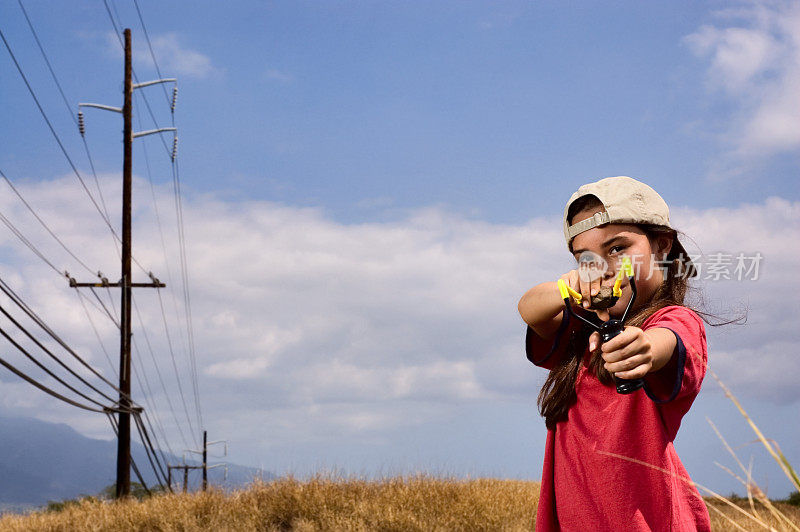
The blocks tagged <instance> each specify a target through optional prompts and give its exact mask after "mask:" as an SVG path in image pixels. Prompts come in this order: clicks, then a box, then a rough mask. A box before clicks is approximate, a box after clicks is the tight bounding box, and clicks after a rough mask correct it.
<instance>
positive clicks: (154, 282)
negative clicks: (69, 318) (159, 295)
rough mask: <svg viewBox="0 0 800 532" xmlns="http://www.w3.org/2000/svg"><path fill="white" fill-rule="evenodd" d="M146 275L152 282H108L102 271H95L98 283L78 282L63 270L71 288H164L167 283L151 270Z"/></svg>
mask: <svg viewBox="0 0 800 532" xmlns="http://www.w3.org/2000/svg"><path fill="white" fill-rule="evenodd" d="M148 275H149V276H150V279H152V282H150V283H127V284H124V283H123V282H122V280H119V281H118V282H116V283H109V282H108V278H106V277H104V276H103V274H102V273H100V272H97V276H98V277H99V278H100V282H99V283H97V282H95V283H79V282H78V281H76V280H75V278H74V277H71V276H70V274H69V272H64V276H65V277H66V278H67V279H68V280H69V286H70V287H71V288H79V287H83V288H108V287H116V288H121V287H125V286H130V287H131V288H166V287H167V285H165V284H164V283H162V282H161V281H160V280H159V279H158V277H156V276H155V275H153V272H149V273H148Z"/></svg>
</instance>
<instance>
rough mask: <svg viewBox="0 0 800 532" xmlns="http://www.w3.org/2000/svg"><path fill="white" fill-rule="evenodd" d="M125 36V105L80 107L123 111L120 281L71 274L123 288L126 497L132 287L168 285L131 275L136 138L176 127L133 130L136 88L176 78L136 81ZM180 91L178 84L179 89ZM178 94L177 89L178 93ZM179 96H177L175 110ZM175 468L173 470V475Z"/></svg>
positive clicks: (121, 490) (120, 450) (120, 452)
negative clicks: (146, 280) (137, 280)
mask: <svg viewBox="0 0 800 532" xmlns="http://www.w3.org/2000/svg"><path fill="white" fill-rule="evenodd" d="M123 33H124V36H125V41H124V42H125V44H124V47H125V70H124V85H123V86H124V89H123V104H122V107H121V108H119V107H111V106H108V105H101V104H94V103H81V104H78V107H79V108H81V107H94V108H97V109H103V110H105V111H113V112H116V113H121V114H122V119H123V133H122V147H123V148H122V149H123V152H122V154H123V157H122V242H121V244H122V252H121V254H122V272H121V278H120V281H119V282H118V283H109V282H108V279H106V278H105V277H103V276H102V274H101V273H100V272H98V277H100V281H101V282H99V283H96V282H95V283H78V282H76V281H75V279H73V278H72V277H69V274H67V277H68V278H69V284H70V286H71V287H110V286H114V287H119V288H120V289H121V305H120V306H121V309H120V323H119V327H120V354H119V402H118V404H117V408H115V409H110V412H116V413H117V416H118V418H117V426H118V429H117V431H118V435H117V484H116V497H117V498H122V497H126V496H128V495H130V492H131V412H132V411H136V412H139V411H140V410H141V409H140V408H137V407H134V406H133V403H132V401H131V296H132V293H131V288H133V287H150V288H164V287H165V286H166V285H165V284H163V283H162V282H160V281H159V280H158V279H157V278H156V277H155V276H154V275H153V274H152V273H150V274H149V275H150V279H151V281H152V282H150V283H134V282H132V276H131V240H132V235H131V202H132V197H131V196H132V190H131V189H132V177H131V176H132V168H133V139H135V138H137V137H142V136H145V135H150V134H153V133H162V132H164V131H172V132H174V131H175V128H174V127H169V128H160V129H154V130H150V131H143V132H139V133H134V132H133V90H134V89H138V88H141V87H145V86H149V85H154V84H157V83H168V82H175V81H177V80H175V79H174V78H170V79H160V80H156V81H148V82H145V83H138V84H134V83H133V66H132V57H131V30H130V29H129V28H126V29H125V31H124V32H123ZM175 91H177V88H176V89H175ZM174 94H175V95H177V92H175V93H174ZM174 106H175V97H174V96H173V111H174ZM78 127H79V129H80V133H81V135H84V133H85V124H84V119H83V113H82V112H78ZM176 149H177V137H175V142H174V144H173V155H172V157H173V159H174V158H175V151H176ZM171 473H172V471H171V470H170V475H171Z"/></svg>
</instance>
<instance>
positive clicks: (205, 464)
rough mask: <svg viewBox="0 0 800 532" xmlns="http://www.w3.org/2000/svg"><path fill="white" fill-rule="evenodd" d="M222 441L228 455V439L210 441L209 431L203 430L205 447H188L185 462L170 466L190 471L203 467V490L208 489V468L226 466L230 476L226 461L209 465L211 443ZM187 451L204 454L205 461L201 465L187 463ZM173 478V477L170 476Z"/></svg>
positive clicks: (226, 473)
mask: <svg viewBox="0 0 800 532" xmlns="http://www.w3.org/2000/svg"><path fill="white" fill-rule="evenodd" d="M219 443H222V444H224V445H225V454H224V456H228V441H227V440H217V441H208V431H206V430H204V431H203V448H202V449H186V450H184V452H183V464H181V465H171V466H169V467H170V468H171V469H183V470H184V472H186V471H188V470H189V469H202V470H203V484H202V486H203V491H206V490H207V489H208V470H209V469H214V468H217V467H224V468H225V478H226V479H227V478H228V466H227V464H225V463H221V464H215V465H212V466H209V465H208V447H209V446H211V445H217V444H219ZM186 453H195V454H199V455H202V457H203V462H202V464H201V465H199V466H190V465H187V464H186ZM170 478H171V477H170Z"/></svg>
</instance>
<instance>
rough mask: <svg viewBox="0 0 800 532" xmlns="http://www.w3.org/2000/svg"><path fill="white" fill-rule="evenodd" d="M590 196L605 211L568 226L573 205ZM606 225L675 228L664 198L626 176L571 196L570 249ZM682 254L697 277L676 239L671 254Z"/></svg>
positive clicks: (567, 231) (608, 179)
mask: <svg viewBox="0 0 800 532" xmlns="http://www.w3.org/2000/svg"><path fill="white" fill-rule="evenodd" d="M589 194H591V195H593V196H596V197H597V199H599V200H600V202H601V203H602V204H603V207H604V208H605V212H597V213H595V214H594V216H591V217H589V218H587V219H585V220H583V221H580V222H578V223H576V224H573V225H569V220H568V219H567V215H568V214H569V207H570V205H572V203H573V202H574V201H575V200H577V199H578V198H580V197H582V196H586V195H589ZM607 223H626V224H650V225H658V226H662V227H668V228H670V229H672V226H671V225H670V223H669V207H668V206H667V203H666V202H665V201H664V199H663V198H662V197H661V196H660V195H659V194H658V192H656V191H655V190H653V188H652V187H650V186H648V185H646V184H644V183H642V182H641V181H637V180H636V179H633V178H631V177H627V176H617V177H606V178H604V179H600V180H599V181H595V182H594V183H587V184H585V185H582V186H581V187H580V188H578V190H577V191H576V192H575V193H574V194H572V197H570V199H569V201H567V205H566V206H565V207H564V237H565V238H566V241H567V248H569V246H570V244H572V239H573V238H575V236H577V235H579V234H581V233H583V232H584V231H588V230H589V229H592V228H593V227H597V226H599V225H604V224H607ZM680 254H683V256H684V257H685V258H686V267H687V271H689V272H690V275H689V277H693V276H695V275H697V270H696V269H695V268H694V266H693V265H692V263H691V260H690V259H689V255H688V254H687V253H686V250H685V249H684V248H683V245H682V244H681V243H680V242H679V241H678V238H677V237H676V238H675V239H674V241H673V243H672V250H671V251H670V254H669V255H670V257H676V256H679V255H680Z"/></svg>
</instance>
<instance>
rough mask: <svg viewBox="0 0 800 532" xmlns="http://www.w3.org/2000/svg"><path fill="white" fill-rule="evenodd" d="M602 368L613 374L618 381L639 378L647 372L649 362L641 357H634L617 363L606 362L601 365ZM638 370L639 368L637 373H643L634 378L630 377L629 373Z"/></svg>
mask: <svg viewBox="0 0 800 532" xmlns="http://www.w3.org/2000/svg"><path fill="white" fill-rule="evenodd" d="M642 366H644V367H642ZM603 367H605V368H606V369H607V370H608V371H609V372H610V373H614V374H615V375H616V376H617V377H619V378H620V379H630V378H639V377H641V376H643V375H644V373H647V371H649V361H648V360H647V358H646V357H644V356H642V355H634V356H632V357H629V358H626V359H624V360H621V361H619V362H606V363H605V364H603ZM638 368H641V370H640V371H639V373H642V372H643V373H642V375H639V374H637V375H636V376H631V375H632V374H631V373H630V372H631V371H635V370H637V369H638Z"/></svg>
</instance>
